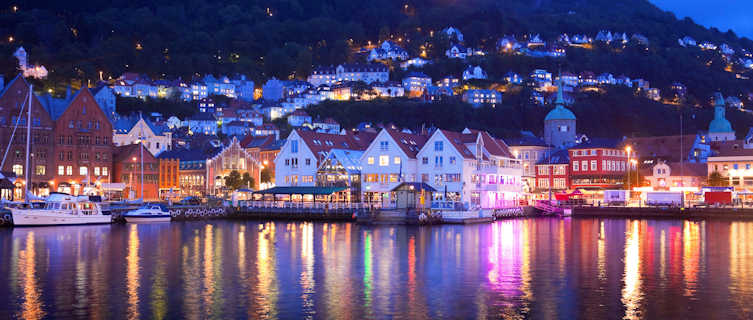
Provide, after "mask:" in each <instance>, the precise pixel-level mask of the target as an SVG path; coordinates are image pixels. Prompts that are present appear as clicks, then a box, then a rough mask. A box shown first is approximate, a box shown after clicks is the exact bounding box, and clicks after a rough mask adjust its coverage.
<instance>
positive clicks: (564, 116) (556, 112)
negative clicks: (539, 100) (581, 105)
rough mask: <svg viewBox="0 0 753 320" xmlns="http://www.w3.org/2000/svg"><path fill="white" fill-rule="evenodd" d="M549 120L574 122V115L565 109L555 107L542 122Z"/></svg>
mask: <svg viewBox="0 0 753 320" xmlns="http://www.w3.org/2000/svg"><path fill="white" fill-rule="evenodd" d="M549 120H575V114H573V112H572V111H570V110H568V109H567V108H565V107H562V106H557V107H556V108H554V109H553V110H552V111H549V113H547V115H546V118H544V121H549Z"/></svg>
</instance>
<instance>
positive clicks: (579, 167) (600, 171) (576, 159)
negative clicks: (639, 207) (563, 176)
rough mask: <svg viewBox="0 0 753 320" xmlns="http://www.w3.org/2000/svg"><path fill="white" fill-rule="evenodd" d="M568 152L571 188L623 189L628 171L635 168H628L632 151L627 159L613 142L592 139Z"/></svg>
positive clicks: (626, 154)
mask: <svg viewBox="0 0 753 320" xmlns="http://www.w3.org/2000/svg"><path fill="white" fill-rule="evenodd" d="M569 152H570V154H569V157H570V176H571V181H570V185H571V187H572V188H583V189H598V190H604V189H622V187H623V179H624V177H625V175H626V174H627V171H628V170H631V171H632V170H635V168H636V166H634V165H633V166H632V167H631V168H629V167H628V166H629V165H630V160H632V159H635V157H636V155H635V152H633V151H631V153H630V155H629V156H628V153H627V151H626V150H624V149H619V148H617V143H615V142H613V141H608V140H603V141H601V140H599V141H597V140H596V139H593V140H591V141H589V142H586V143H582V144H579V145H576V146H574V147H572V148H571V149H570V150H569Z"/></svg>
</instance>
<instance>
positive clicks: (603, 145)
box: [571, 138, 617, 150]
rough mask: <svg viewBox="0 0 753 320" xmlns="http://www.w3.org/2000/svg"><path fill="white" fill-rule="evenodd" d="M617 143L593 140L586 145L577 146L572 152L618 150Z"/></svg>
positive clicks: (602, 139) (601, 139)
mask: <svg viewBox="0 0 753 320" xmlns="http://www.w3.org/2000/svg"><path fill="white" fill-rule="evenodd" d="M616 148H617V141H616V140H614V139H605V138H593V139H591V140H590V141H588V142H586V143H581V144H576V145H575V146H573V147H572V148H571V150H576V149H616Z"/></svg>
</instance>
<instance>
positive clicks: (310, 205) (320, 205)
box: [238, 200, 379, 210]
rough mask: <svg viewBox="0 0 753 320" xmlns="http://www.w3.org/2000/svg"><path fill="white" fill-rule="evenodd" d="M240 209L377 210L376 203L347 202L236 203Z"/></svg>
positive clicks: (248, 201) (247, 201) (246, 201)
mask: <svg viewBox="0 0 753 320" xmlns="http://www.w3.org/2000/svg"><path fill="white" fill-rule="evenodd" d="M238 207H240V208H262V209H320V210H338V209H348V210H350V209H366V208H379V205H378V204H376V203H372V204H368V203H348V202H290V201H250V200H241V201H238Z"/></svg>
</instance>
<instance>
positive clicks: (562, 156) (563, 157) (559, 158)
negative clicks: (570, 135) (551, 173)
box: [536, 149, 570, 164]
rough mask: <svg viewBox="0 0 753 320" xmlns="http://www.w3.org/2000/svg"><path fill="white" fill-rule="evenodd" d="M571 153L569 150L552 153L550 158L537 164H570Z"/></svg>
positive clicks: (543, 159) (545, 158) (558, 150)
mask: <svg viewBox="0 0 753 320" xmlns="http://www.w3.org/2000/svg"><path fill="white" fill-rule="evenodd" d="M569 163H570V152H569V151H568V150H567V149H557V150H555V151H552V153H551V154H550V155H549V156H548V157H544V158H542V159H539V162H537V163H536V164H569Z"/></svg>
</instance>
